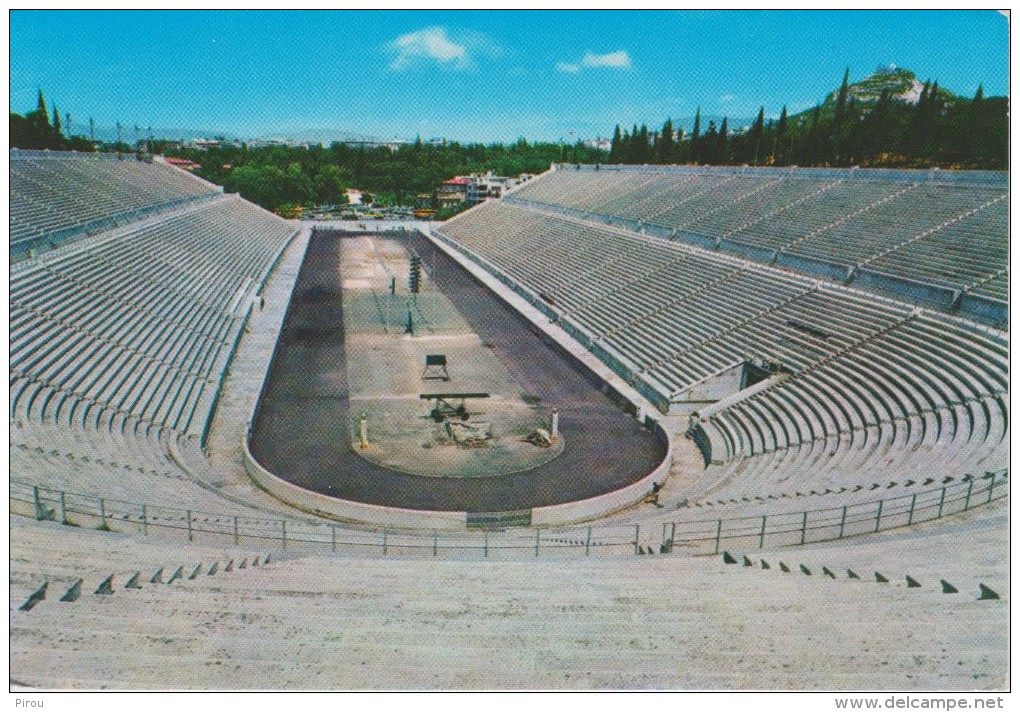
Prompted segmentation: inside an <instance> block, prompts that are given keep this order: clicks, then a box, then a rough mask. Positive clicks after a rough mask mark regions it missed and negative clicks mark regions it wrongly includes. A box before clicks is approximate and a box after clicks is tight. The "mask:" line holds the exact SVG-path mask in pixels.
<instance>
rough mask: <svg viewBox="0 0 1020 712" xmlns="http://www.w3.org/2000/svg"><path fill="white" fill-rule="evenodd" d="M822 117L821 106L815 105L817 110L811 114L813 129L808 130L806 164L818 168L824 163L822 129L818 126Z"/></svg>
mask: <svg viewBox="0 0 1020 712" xmlns="http://www.w3.org/2000/svg"><path fill="white" fill-rule="evenodd" d="M821 116H822V107H821V105H815V110H814V112H813V113H812V114H811V128H810V129H808V136H807V150H806V153H807V156H806V160H805V163H807V164H808V165H813V166H817V165H820V164H821V163H822V153H823V151H822V147H821V146H820V145H819V144H820V142H821V135H820V134H821V129H820V128H819V126H818V122H819V120H820V119H821Z"/></svg>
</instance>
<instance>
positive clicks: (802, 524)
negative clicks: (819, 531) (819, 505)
mask: <svg viewBox="0 0 1020 712" xmlns="http://www.w3.org/2000/svg"><path fill="white" fill-rule="evenodd" d="M805 539H807V510H806V509H805V510H804V518H803V519H802V520H801V522H800V543H801V544H803V543H804V540H805Z"/></svg>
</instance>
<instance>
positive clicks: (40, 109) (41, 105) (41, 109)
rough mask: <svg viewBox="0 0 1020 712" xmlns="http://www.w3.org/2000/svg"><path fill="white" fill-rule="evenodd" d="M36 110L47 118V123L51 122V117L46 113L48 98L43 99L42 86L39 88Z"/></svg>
mask: <svg viewBox="0 0 1020 712" xmlns="http://www.w3.org/2000/svg"><path fill="white" fill-rule="evenodd" d="M35 110H36V111H37V112H38V113H39V115H40V116H41V117H43V118H44V119H45V120H46V123H47V124H48V123H49V122H50V117H49V115H48V114H47V113H46V100H45V99H43V93H42V89H41V88H40V89H39V102H38V106H36V108H35Z"/></svg>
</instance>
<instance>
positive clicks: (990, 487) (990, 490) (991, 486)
mask: <svg viewBox="0 0 1020 712" xmlns="http://www.w3.org/2000/svg"><path fill="white" fill-rule="evenodd" d="M988 474H990V475H991V476H992V478H991V479H990V480H988V500H987V501H986V502H985V504H988V502H991V501H992V493H993V492H995V473H994V472H989V473H988ZM60 501H61V503H63V501H64V493H63V492H61V493H60Z"/></svg>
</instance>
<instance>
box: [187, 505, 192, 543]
mask: <svg viewBox="0 0 1020 712" xmlns="http://www.w3.org/2000/svg"><path fill="white" fill-rule="evenodd" d="M188 541H192V538H191V510H190V509H189V510H188Z"/></svg>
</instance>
